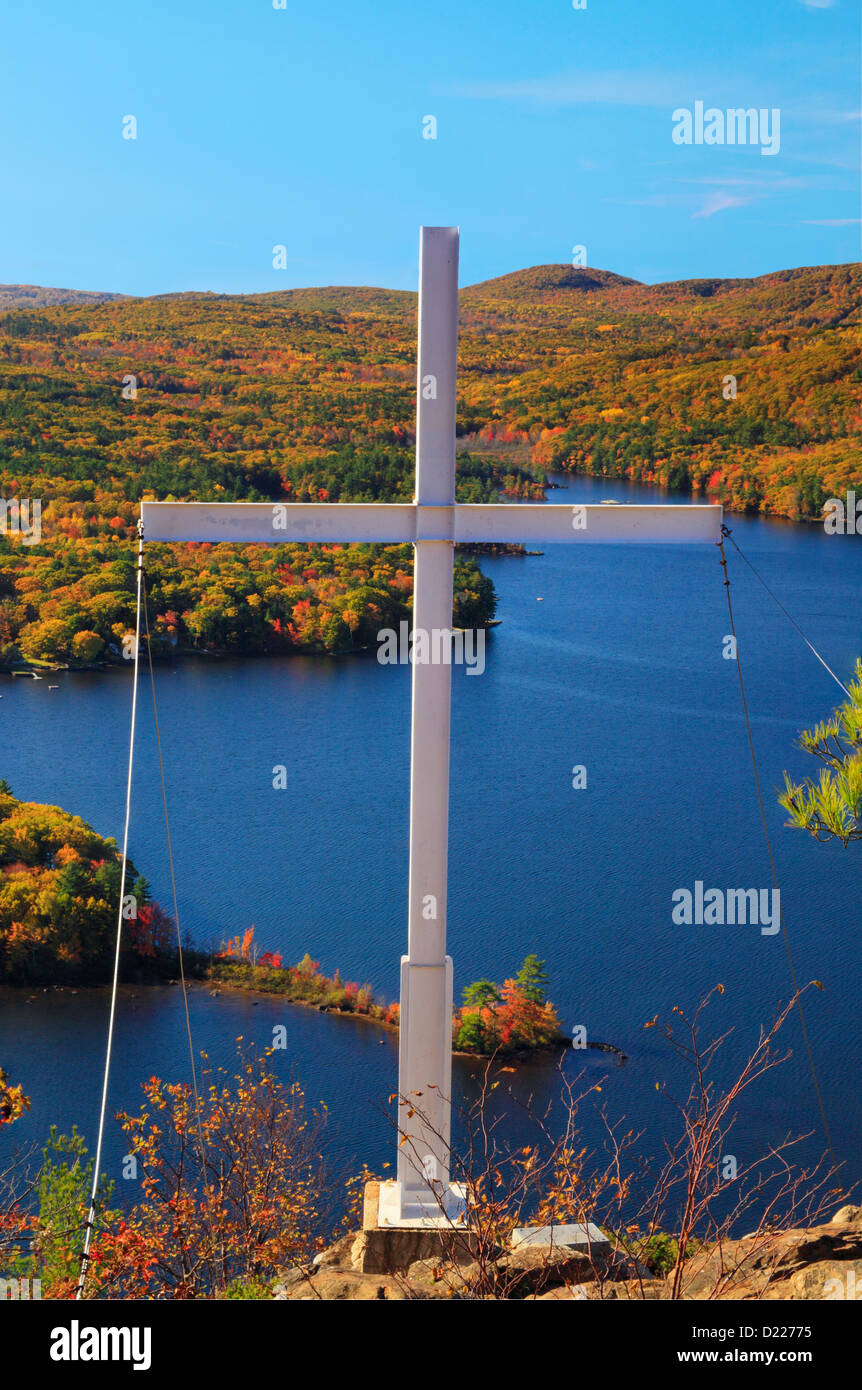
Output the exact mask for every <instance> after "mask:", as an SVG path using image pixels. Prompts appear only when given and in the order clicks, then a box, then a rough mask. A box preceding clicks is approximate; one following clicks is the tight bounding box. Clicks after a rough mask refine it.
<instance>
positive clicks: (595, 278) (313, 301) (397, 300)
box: [0, 262, 856, 312]
mask: <svg viewBox="0 0 862 1390" xmlns="http://www.w3.org/2000/svg"><path fill="white" fill-rule="evenodd" d="M855 264H856V263H855V262H849V263H847V264H846V265H841V264H838V265H818V266H796V267H793V268H790V269H786V270H774V271H768V272H767V273H766V274H764V275H755V276H746V277H727V276H712V277H698V278H695V279H692V280H664V281H658V282H657V283H656V284H653V285H650V284H647V283H646V282H644V281H641V280H634V279H632V278H631V277H630V276H627V275H618V274H617V273H616V272H615V271H612V270H600V269H599V268H597V267H593V266H571V265H568V264H549V265H534V266H527V267H525V268H524V269H523V270H513V271H509V272H508V273H507V274H505V275H497V276H494V277H492V278H491V279H490V280H479V281H477V282H476V283H475V284H472V285H462V286H461V290H460V293H461V297H462V300H463V301H464V302H465V303H467V304H470V305H476V306H478V305H479V304H480V303H490V302H492V301H508V302H510V303H515V304H527V303H531V302H532V303H535V304H542V305H550V304H560V305H562V304H563V303H565V302H566V301H567V300H568V299H569V298H570V297H571V293H572V292H580V293H581V294H584V295H586V294H596V295H603V296H606V297H608V299H609V301H613V302H618V303H620V304H628V305H630V306H631V307H635V306H638V307H642V306H643V305H645V304H646V303H647V302H648V301H649V300H650V299H651V298H654V299H655V300H656V301H657V302H666V301H668V300H674V299H686V298H692V299H712V298H714V297H715V296H718V295H725V294H730V293H733V292H735V291H740V290H746V289H753V288H755V287H763V288H770V287H776V288H777V287H778V286H780V285H786V284H788V283H790V282H792V281H794V280H796V279H805V278H807V277H810V276H812V275H822V274H825V273H828V272H832V271H840V270H847V269H850V268H852V266H853V265H855ZM415 298H416V294H415V291H413V290H393V289H386V288H384V287H379V286H374V285H321V286H305V287H300V288H293V289H285V290H263V291H253V292H250V293H248V294H224V293H221V292H219V291H215V290H169V291H165V292H164V293H160V294H154V295H129V294H121V293H118V292H115V291H112V290H72V289H59V288H54V287H52V286H46V285H2V284H0V309H6V310H15V309H37V308H53V307H56V306H60V305H64V304H77V305H95V304H104V303H110V302H115V301H118V300H122V301H125V302H126V303H132V302H134V301H138V302H140V301H152V300H182V299H186V300H194V299H209V300H221V301H223V302H228V303H238V304H239V303H243V302H254V303H272V304H283V305H295V306H296V307H297V308H301V307H307V308H315V309H322V310H324V311H327V310H328V311H337V310H339V309H340V310H343V309H344V308H345V307H347V308H348V309H353V308H362V309H371V308H383V309H389V310H394V311H396V312H397V311H399V310H402V309H406V308H407V307H408V306H410V305H412V303H413V302H414V301H415Z"/></svg>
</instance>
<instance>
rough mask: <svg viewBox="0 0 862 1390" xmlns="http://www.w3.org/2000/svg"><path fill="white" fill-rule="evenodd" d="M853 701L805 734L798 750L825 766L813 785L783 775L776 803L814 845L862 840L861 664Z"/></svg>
mask: <svg viewBox="0 0 862 1390" xmlns="http://www.w3.org/2000/svg"><path fill="white" fill-rule="evenodd" d="M849 692H850V698H849V700H846V701H845V702H844V704H843V705H839V706H838V708H837V709H836V710H835V711H834V712H833V714H832V715H831V717H830V718H829V719H826V720H824V721H823V723H821V724H817V725H816V726H815V728H814V729H811V730H804V731H803V732H802V733H801V734H800V737H799V747H800V748H803V749H804V750H805V752H806V753H811V754H812V756H813V757H815V758H817V759H819V761H820V762H821V763H822V764H823V768H822V770H821V772H820V776H819V778H818V779H817V781H816V782H815V781H814V780H813V779H812V778H805V779H804V780H803V781H802V782H794V781H793V780H792V778H791V777H790V776H789V774H788V773H787V772H785V774H784V791H783V793H781V795H780V796H779V798H778V800H779V802H780V804H781V805H782V806H783V807H784V809H785V811H787V812H789V815H790V819H789V821H788V824H789V825H794V826H796V827H797V828H798V829H800V830H807V831H808V833H809V835H813V836H814V838H815V840H832V839H836V840H840V841H841V843H842V844H843V845H844V847H845V848H846V847H847V845H848V844H849V843H850V841H851V840H862V661H857V662H856V668H855V672H854V676H853V679H852V681H851V682H850V686H849Z"/></svg>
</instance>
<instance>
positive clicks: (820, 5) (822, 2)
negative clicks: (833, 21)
mask: <svg viewBox="0 0 862 1390" xmlns="http://www.w3.org/2000/svg"><path fill="white" fill-rule="evenodd" d="M800 3H801V4H803V5H804V6H805V8H806V9H807V10H831V9H832V6H833V5H834V4H835V0H800Z"/></svg>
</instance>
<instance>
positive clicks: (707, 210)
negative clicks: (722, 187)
mask: <svg viewBox="0 0 862 1390" xmlns="http://www.w3.org/2000/svg"><path fill="white" fill-rule="evenodd" d="M750 202H753V199H752V198H740V197H738V196H737V195H736V194H734V193H710V195H709V197H708V198H707V199H706V202H705V203H704V205H703V207H702V208H699V209H698V211H697V212H693V213H692V214H691V220H692V221H695V219H696V218H698V217H714V216H715V214H716V213H717V212H725V211H726V210H727V208H744V207H745V205H746V204H747V203H750Z"/></svg>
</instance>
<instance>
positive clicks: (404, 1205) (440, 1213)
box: [377, 1182, 467, 1228]
mask: <svg viewBox="0 0 862 1390" xmlns="http://www.w3.org/2000/svg"><path fill="white" fill-rule="evenodd" d="M466 1212H467V1193H466V1190H465V1188H464V1186H463V1184H462V1183H457V1182H452V1183H449V1185H448V1186H447V1187H445V1188H444V1189H443V1191H442V1192H438V1193H435V1192H434V1191H433V1189H432V1188H431V1187H429V1185H428V1184H427V1183H423V1184H422V1186H421V1187H407V1186H406V1185H405V1184H404V1183H401V1182H382V1183H380V1186H379V1196H378V1203H377V1225H378V1226H390V1227H398V1226H432V1227H433V1226H439V1227H441V1228H448V1227H451V1226H453V1225H461V1226H463V1225H464V1223H465V1220H466Z"/></svg>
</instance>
